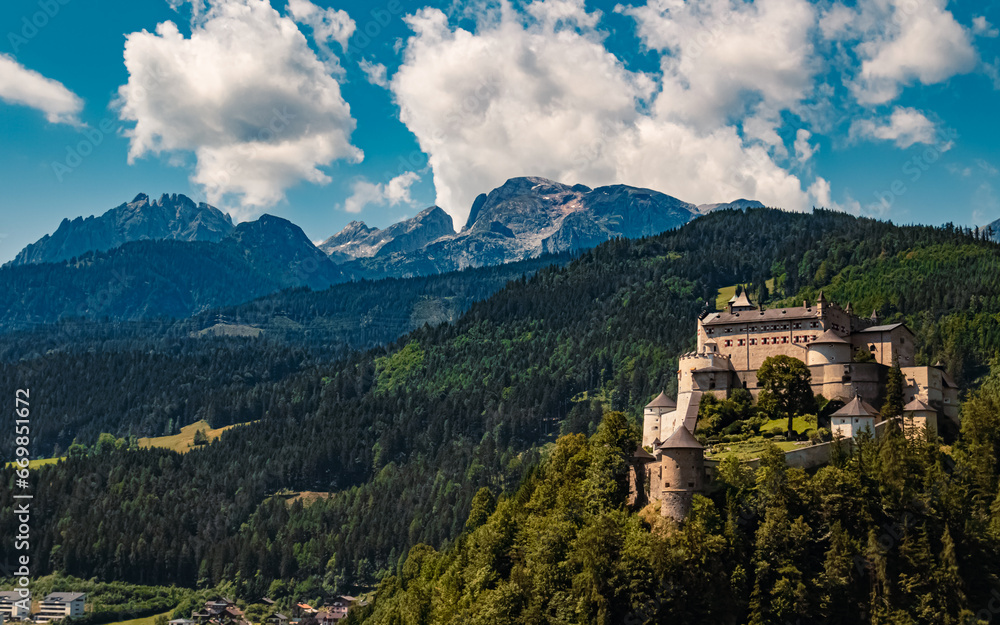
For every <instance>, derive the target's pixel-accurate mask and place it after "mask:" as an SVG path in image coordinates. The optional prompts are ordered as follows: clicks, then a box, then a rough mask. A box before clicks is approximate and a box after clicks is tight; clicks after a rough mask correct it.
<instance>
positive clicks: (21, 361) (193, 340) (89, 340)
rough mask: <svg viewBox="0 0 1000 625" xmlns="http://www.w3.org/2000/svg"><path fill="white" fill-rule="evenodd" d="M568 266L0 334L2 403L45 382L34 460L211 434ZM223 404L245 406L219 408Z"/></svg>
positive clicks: (555, 259) (457, 275) (558, 259)
mask: <svg viewBox="0 0 1000 625" xmlns="http://www.w3.org/2000/svg"><path fill="white" fill-rule="evenodd" d="M569 260H570V256H569V255H548V256H543V257H540V258H537V259H533V260H527V261H521V262H517V263H511V264H509V265H503V266H498V267H486V268H481V269H470V270H466V271H460V272H453V273H447V274H440V275H434V276H427V277H417V278H400V279H386V280H378V281H362V282H354V283H348V284H340V285H336V286H333V287H330V288H329V289H325V290H323V291H312V290H310V289H308V288H298V289H289V290H285V291H280V292H278V293H273V294H270V295H267V296H264V297H261V298H258V299H255V300H252V301H250V302H247V303H245V304H240V305H236V306H230V307H224V308H218V309H212V310H209V311H206V312H204V313H201V314H198V315H195V316H193V317H190V318H187V319H179V320H174V319H169V318H159V319H147V320H142V321H121V322H116V321H104V322H100V321H92V320H85V319H79V318H73V319H65V320H63V321H61V322H59V323H56V324H51V325H43V326H39V327H36V328H33V329H32V330H24V331H20V332H12V333H9V334H7V335H4V336H3V337H2V340H0V387H2V391H3V393H4V394H5V395H8V396H9V395H11V394H12V393H13V392H14V385H18V384H23V383H24V382H23V380H25V379H27V378H28V377H29V376H28V372H30V373H31V376H30V377H33V378H35V379H39V380H46V381H49V382H46V384H45V385H44V386H43V387H42V389H38V390H44V392H42V393H39V394H38V395H37V403H36V405H35V411H36V412H37V413H38V414H44V415H45V419H44V420H40V421H39V422H38V423H36V426H35V430H34V433H33V444H34V448H33V449H34V452H35V454H37V455H39V456H45V457H48V456H59V455H61V454H62V453H63V452H64V451H65V450H66V449H67V448H68V447H69V446H70V444H72V443H73V442H74V441H78V442H81V443H84V444H93V443H94V442H96V441H97V437H98V436H99V435H100V434H101V433H102V432H108V433H112V434H115V435H116V436H123V437H129V436H134V437H143V436H160V435H168V434H176V433H177V432H178V431H179V430H180V428H181V427H182V426H184V425H187V424H189V423H194V422H195V421H199V420H201V419H205V420H207V421H208V422H209V424H211V425H212V426H213V427H221V426H224V425H230V424H232V423H243V422H246V421H250V420H253V419H257V418H259V416H260V415H261V414H263V413H264V412H266V411H267V401H268V400H267V398H266V397H264V394H269V393H270V386H271V385H274V384H280V383H281V382H282V381H283V380H285V379H286V378H288V377H289V376H291V375H293V374H295V373H299V372H302V371H306V370H309V369H311V368H315V367H317V366H319V365H320V364H321V363H324V362H327V363H328V362H331V361H336V360H339V359H341V358H343V357H344V356H345V355H347V354H349V353H350V352H351V350H354V349H371V348H373V347H376V346H380V345H385V344H387V343H391V342H392V341H394V340H396V339H397V338H399V336H401V335H402V334H405V333H407V332H410V331H412V330H414V329H417V328H420V327H422V326H424V325H427V324H431V325H437V324H440V323H443V322H446V321H453V320H455V319H457V318H458V317H459V316H460V315H461V314H462V313H464V312H465V311H466V310H468V309H469V307H470V306H471V305H472V304H473V303H474V302H476V301H479V300H483V299H485V298H487V297H489V296H490V295H492V294H493V293H495V292H497V291H499V290H500V289H501V288H503V286H504V285H505V284H506V283H507V282H509V281H510V280H513V279H517V278H521V277H522V276H530V275H532V274H534V272H536V271H537V270H538V269H540V268H542V267H547V266H550V265H563V264H565V263H567V262H569ZM248 330H252V331H253V332H252V333H250V335H249V336H244V337H240V336H239V334H241V333H242V334H247V331H248ZM230 334H235V335H236V336H229V335H230ZM52 380H60V383H58V384H53V383H51V382H50V381H52ZM81 388H85V389H86V392H85V393H81V392H80V390H81ZM237 397H239V398H243V399H242V400H236V399H235V398H237ZM248 400H249V401H248ZM233 402H236V403H238V404H242V405H243V406H244V408H243V409H242V410H239V411H221V410H217V406H222V405H232V404H233ZM13 435H14V432H13V430H5V431H2V432H0V448H2V449H4V450H10V449H12V448H13V447H12V445H10V444H9V443H10V442H11V440H12V437H13Z"/></svg>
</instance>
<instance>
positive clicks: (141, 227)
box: [9, 193, 233, 265]
mask: <svg viewBox="0 0 1000 625" xmlns="http://www.w3.org/2000/svg"><path fill="white" fill-rule="evenodd" d="M232 230H233V221H232V219H231V218H230V217H229V215H227V214H225V213H223V212H222V211H220V210H219V209H217V208H215V207H213V206H209V205H208V204H204V203H201V204H195V203H194V202H193V201H192V200H191V199H190V198H188V197H186V196H184V195H176V194H175V195H166V194H164V195H163V196H162V197H160V199H159V200H153V201H152V202H151V201H150V200H149V196H147V195H146V194H145V193H140V194H139V195H137V196H135V199H134V200H132V201H131V202H127V203H125V204H122V205H120V206H117V207H115V208H112V209H111V210H109V211H108V212H106V213H104V214H103V215H101V216H100V217H94V216H90V217H87V218H86V219H84V218H83V217H77V218H76V219H74V220H72V221H70V220H69V219H64V220H63V221H62V223H61V224H59V228H58V229H57V230H56V231H55V232H54V233H52V234H47V235H45V236H44V237H42V238H41V239H39V240H38V241H36V242H35V243H32V244H31V245H28V246H27V247H25V248H24V249H23V250H21V252H20V253H19V254H18V255H17V256H16V257H15V258H14V260H13V261H11V263H9V264H12V265H28V264H33V263H52V262H59V261H63V260H69V259H71V258H74V257H76V256H80V255H82V254H86V253H87V252H103V251H106V250H110V249H113V248H116V247H118V246H120V245H123V244H125V243H128V242H130V241H147V240H158V239H173V240H176V241H212V242H217V241H221V240H222V238H223V237H225V236H226V235H227V234H229V233H230V232H232Z"/></svg>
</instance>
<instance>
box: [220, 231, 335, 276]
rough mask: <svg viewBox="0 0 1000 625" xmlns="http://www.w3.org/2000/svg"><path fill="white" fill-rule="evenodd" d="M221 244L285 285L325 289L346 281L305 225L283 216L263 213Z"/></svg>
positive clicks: (263, 273)
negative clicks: (309, 234)
mask: <svg viewBox="0 0 1000 625" xmlns="http://www.w3.org/2000/svg"><path fill="white" fill-rule="evenodd" d="M220 245H221V246H223V247H225V248H227V249H229V250H231V251H232V252H233V253H234V254H236V255H238V256H241V257H242V258H243V259H244V260H245V261H246V262H247V263H248V264H249V265H250V266H251V267H252V268H253V269H254V270H255V271H258V272H259V273H261V274H262V275H264V276H266V277H267V278H268V279H269V280H271V281H272V282H275V283H278V284H281V285H283V287H284V286H308V287H309V288H311V289H313V290H321V289H325V288H327V287H329V286H330V285H331V284H336V283H338V282H343V278H342V275H343V274H342V273H341V271H340V270H339V269H337V266H336V265H334V264H333V262H332V261H331V260H330V259H329V258H327V256H326V255H325V254H324V253H323V252H321V251H320V250H318V249H316V246H315V245H313V243H312V241H310V240H309V237H307V236H306V233H304V232H302V228H299V227H298V226H296V225H295V224H293V223H292V222H290V221H288V220H287V219H282V218H281V217H275V216H273V215H262V216H261V217H260V219H258V220H257V221H248V222H244V223H241V224H240V225H238V226H236V228H235V229H234V230H233V231H232V233H230V234H229V236H227V237H226V238H225V239H223V240H222V241H221V242H220Z"/></svg>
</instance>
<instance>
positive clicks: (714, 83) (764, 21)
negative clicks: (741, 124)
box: [619, 0, 819, 129]
mask: <svg viewBox="0 0 1000 625" xmlns="http://www.w3.org/2000/svg"><path fill="white" fill-rule="evenodd" d="M619 10H620V11H621V12H623V13H626V14H628V15H631V16H632V17H633V18H634V19H635V21H636V24H637V27H638V33H639V36H640V37H641V39H642V40H643V43H645V44H646V45H647V46H649V47H650V48H652V49H654V50H658V51H660V52H662V53H663V54H662V55H661V66H662V70H663V85H662V94H661V97H659V98H658V99H657V107H658V109H659V111H660V112H661V113H664V114H669V115H671V116H672V117H677V118H680V119H683V120H685V121H688V122H691V123H694V124H696V125H698V126H699V127H700V128H702V129H707V128H714V127H716V126H717V125H719V124H722V123H725V122H726V121H728V120H731V119H733V118H734V117H741V116H742V115H744V114H745V113H746V112H747V109H748V107H753V108H755V109H756V112H757V117H758V119H761V120H763V119H769V121H770V126H771V127H772V128H773V127H774V126H775V125H776V124H777V115H776V112H777V111H779V110H781V109H787V108H790V107H792V106H793V105H795V104H797V103H799V102H801V101H802V100H803V99H805V98H806V97H808V96H809V95H810V93H811V91H812V88H813V83H814V76H815V74H816V72H817V71H818V67H819V64H818V62H817V61H816V59H815V55H814V50H813V44H812V38H811V31H812V29H813V28H814V25H815V22H816V11H815V8H814V7H813V6H812V4H810V3H809V2H808V1H807V0H758V1H757V2H753V3H750V2H732V1H730V0H714V1H712V2H700V1H695V0H687V1H683V0H649V2H648V3H647V4H645V5H643V6H639V7H627V8H620V9H619Z"/></svg>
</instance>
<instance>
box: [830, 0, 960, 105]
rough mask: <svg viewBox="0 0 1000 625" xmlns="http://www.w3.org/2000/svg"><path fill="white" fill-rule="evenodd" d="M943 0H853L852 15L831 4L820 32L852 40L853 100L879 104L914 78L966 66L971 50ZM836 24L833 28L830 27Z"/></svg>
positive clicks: (939, 76)
mask: <svg viewBox="0 0 1000 625" xmlns="http://www.w3.org/2000/svg"><path fill="white" fill-rule="evenodd" d="M947 3H948V0H920V1H919V2H918V1H915V0H859V2H858V3H857V8H856V9H855V10H854V11H853V13H854V15H853V18H852V19H850V20H847V19H846V17H847V13H846V11H847V10H846V9H843V8H841V7H840V6H839V5H834V6H835V8H834V9H832V10H831V11H830V12H829V13H828V14H827V15H828V16H835V17H830V19H831V25H829V26H828V27H827V28H824V32H825V33H829V34H836V35H837V36H838V37H839V38H841V39H844V40H845V41H850V42H852V43H853V45H854V48H853V49H854V52H855V53H856V55H857V57H858V59H859V60H860V63H861V68H860V70H859V71H858V72H857V75H856V76H854V77H853V79H851V80H849V81H848V82H849V86H850V87H851V89H852V91H853V93H854V95H855V97H856V98H857V100H858V102H860V103H862V104H884V103H886V102H890V101H892V100H894V99H895V98H896V97H897V96H898V95H899V93H900V90H901V89H902V88H903V87H904V86H907V85H910V84H913V83H914V82H920V83H923V84H925V85H931V84H936V83H940V82H943V81H945V80H947V79H949V78H951V77H952V76H954V75H956V74H962V73H965V72H968V71H971V70H972V69H973V68H975V66H976V60H977V54H976V51H975V49H974V48H973V46H972V42H971V38H970V35H969V32H968V30H967V29H966V28H964V27H963V26H962V25H961V24H959V23H958V22H957V21H956V20H955V17H954V15H952V13H951V12H950V11H948V10H947V8H946V7H947ZM833 24H839V27H833Z"/></svg>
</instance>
